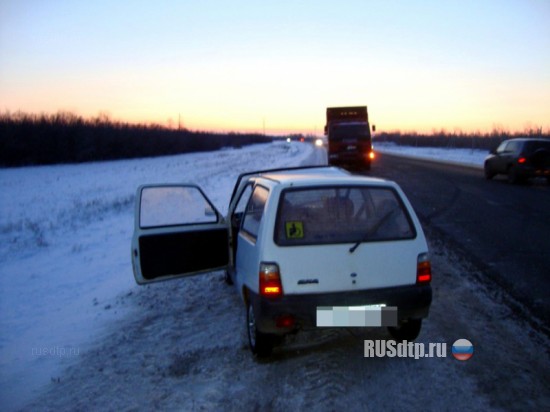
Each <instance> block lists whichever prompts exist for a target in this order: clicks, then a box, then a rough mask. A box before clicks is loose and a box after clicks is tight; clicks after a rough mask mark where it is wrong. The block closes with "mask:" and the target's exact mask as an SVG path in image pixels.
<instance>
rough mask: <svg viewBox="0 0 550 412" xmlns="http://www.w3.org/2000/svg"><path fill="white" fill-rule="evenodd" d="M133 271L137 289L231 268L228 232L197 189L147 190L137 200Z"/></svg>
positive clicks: (143, 188) (139, 192)
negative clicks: (154, 283)
mask: <svg viewBox="0 0 550 412" xmlns="http://www.w3.org/2000/svg"><path fill="white" fill-rule="evenodd" d="M135 203H136V209H135V226H134V236H133V238H132V265H133V269H134V277H135V279H136V282H137V283H138V284H140V285H141V284H146V283H150V282H156V281H160V280H166V279H174V278H178V277H181V276H190V275H195V274H198V273H201V272H209V271H212V270H216V269H226V268H227V266H228V264H229V255H230V254H229V229H228V226H227V224H226V222H225V221H224V219H223V217H222V216H221V215H220V213H219V212H218V211H217V210H216V209H215V208H214V206H213V205H212V203H211V202H210V200H208V198H207V197H206V195H205V194H204V193H203V192H202V190H201V189H200V188H199V187H198V186H196V185H189V184H182V185H180V184H177V185H172V184H169V185H143V186H140V187H139V188H138V190H137V194H136V201H135Z"/></svg>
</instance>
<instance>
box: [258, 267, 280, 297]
mask: <svg viewBox="0 0 550 412" xmlns="http://www.w3.org/2000/svg"><path fill="white" fill-rule="evenodd" d="M282 294H283V285H282V283H281V276H280V274H279V266H278V265H277V264H276V263H263V262H262V263H260V295H261V296H266V297H277V296H282Z"/></svg>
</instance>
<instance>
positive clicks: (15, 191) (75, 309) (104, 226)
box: [0, 142, 314, 407]
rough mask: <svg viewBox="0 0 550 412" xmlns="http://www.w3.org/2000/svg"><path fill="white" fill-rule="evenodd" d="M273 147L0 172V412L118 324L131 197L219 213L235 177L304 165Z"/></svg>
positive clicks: (307, 152) (299, 152)
mask: <svg viewBox="0 0 550 412" xmlns="http://www.w3.org/2000/svg"><path fill="white" fill-rule="evenodd" d="M313 155H314V149H313V147H312V146H311V145H306V144H298V143H295V144H294V143H293V144H287V143H286V142H285V143H273V144H267V145H253V146H249V147H245V148H243V149H241V150H222V151H218V152H214V153H198V154H187V155H180V156H169V157H162V158H152V159H136V160H125V161H117V162H98V163H90V164H85V165H60V166H47V167H26V168H15V169H0V243H1V244H2V248H1V249H0V262H1V263H0V313H1V316H0V404H1V405H3V407H10V406H17V405H21V401H24V400H25V399H28V398H29V397H31V396H32V395H33V394H35V393H36V392H37V391H38V390H39V388H41V387H42V386H44V384H46V383H48V382H50V381H51V380H52V379H53V380H55V377H56V376H58V375H59V374H60V372H61V370H62V368H63V367H66V366H67V365H70V364H72V363H73V362H75V361H76V360H78V357H79V356H80V355H81V354H82V353H84V352H85V351H86V350H88V349H89V347H90V343H91V342H94V341H96V340H98V339H100V338H101V336H102V333H103V331H104V326H105V325H108V324H111V323H112V321H113V320H116V319H121V318H122V317H124V316H126V315H127V312H128V310H126V308H125V307H122V306H120V305H118V306H117V307H116V308H115V307H114V306H116V305H115V304H114V302H115V301H116V300H117V299H123V298H124V295H126V294H129V293H130V294H131V293H132V291H133V290H134V289H135V288H136V286H135V282H134V279H133V275H132V268H131V265H130V264H129V263H130V239H131V235H132V231H133V223H134V222H133V212H134V196H135V190H136V188H137V187H138V186H139V185H140V184H144V183H168V182H192V183H198V184H199V185H200V186H201V187H202V188H203V189H204V190H205V192H206V195H207V196H209V198H210V199H211V200H212V202H213V203H214V205H215V206H216V207H217V208H218V210H220V211H221V212H222V213H225V212H226V211H227V203H228V200H229V197H230V195H231V190H232V189H233V185H234V183H235V180H236V177H237V176H238V174H239V173H242V172H244V171H250V170H258V169H265V168H273V167H284V166H295V165H300V164H302V163H304V162H308V161H311V157H312V156H313Z"/></svg>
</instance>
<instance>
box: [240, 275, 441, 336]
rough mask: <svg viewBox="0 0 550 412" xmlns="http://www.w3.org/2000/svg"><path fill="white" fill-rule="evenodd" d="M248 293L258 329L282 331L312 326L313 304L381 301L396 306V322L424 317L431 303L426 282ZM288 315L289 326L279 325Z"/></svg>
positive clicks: (343, 304)
mask: <svg viewBox="0 0 550 412" xmlns="http://www.w3.org/2000/svg"><path fill="white" fill-rule="evenodd" d="M248 296H249V300H250V303H251V304H252V305H253V308H254V312H255V314H256V322H257V327H258V330H259V331H261V332H263V333H272V334H286V333H289V332H291V331H292V330H296V329H304V328H306V329H307V328H313V327H316V324H317V307H327V306H363V305H377V304H385V305H386V306H393V307H397V317H398V320H399V321H400V320H404V319H421V318H425V317H427V316H428V313H429V309H430V304H431V302H432V288H431V286H430V285H422V286H418V285H410V286H399V287H392V288H383V289H373V290H361V291H354V292H338V293H322V294H303V295H286V296H282V297H280V298H273V299H266V298H262V297H260V296H259V295H257V294H255V293H252V292H250V293H249V295H248ZM289 317H291V318H292V320H293V323H292V325H291V326H283V325H281V323H282V322H281V319H284V318H286V319H288V318H289Z"/></svg>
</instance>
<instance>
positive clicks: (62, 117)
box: [0, 112, 272, 167]
mask: <svg viewBox="0 0 550 412" xmlns="http://www.w3.org/2000/svg"><path fill="white" fill-rule="evenodd" d="M271 140H272V138H270V137H266V136H263V135H260V134H241V133H229V134H222V133H212V132H196V131H190V130H187V129H181V130H174V129H170V128H167V127H164V126H161V125H144V124H130V123H123V122H116V121H113V120H111V119H109V118H108V117H107V116H98V117H97V118H92V119H84V118H82V117H81V116H77V115H75V114H73V113H68V112H60V113H57V114H51V115H48V114H40V115H33V114H27V113H22V112H17V113H9V112H6V113H1V114H0V166H8V167H11V166H28V165H47V164H58V163H81V162H89V161H98V160H118V159H128V158H136V157H152V156H164V155H173V154H180V153H190V152H199V151H211V150H218V149H220V148H223V147H241V146H243V145H248V144H253V143H263V142H268V141H271Z"/></svg>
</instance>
